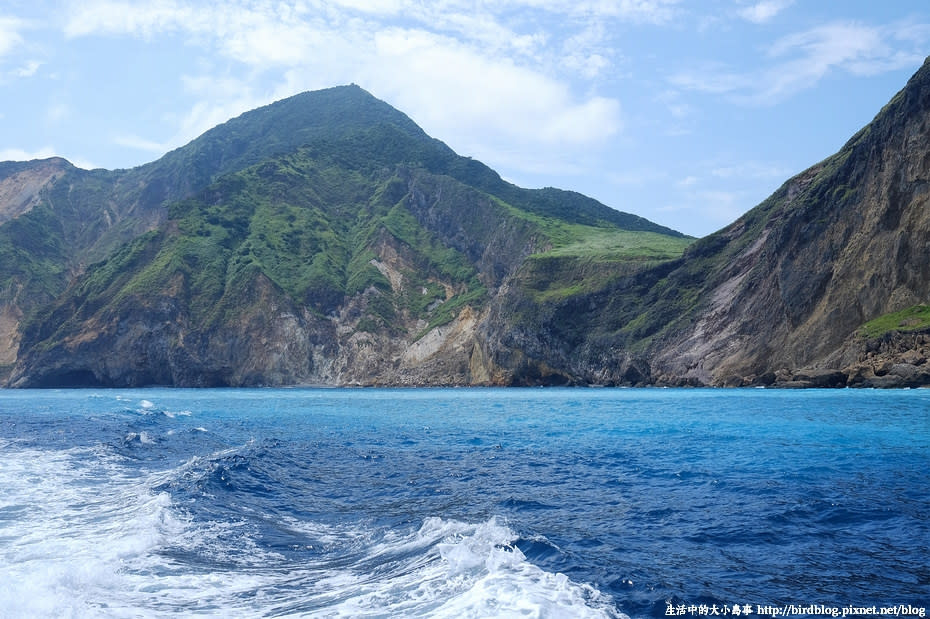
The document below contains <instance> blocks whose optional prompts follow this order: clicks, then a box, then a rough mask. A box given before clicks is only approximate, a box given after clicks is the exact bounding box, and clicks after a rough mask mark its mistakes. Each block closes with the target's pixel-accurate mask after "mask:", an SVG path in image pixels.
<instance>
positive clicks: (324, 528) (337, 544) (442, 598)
mask: <svg viewBox="0 0 930 619" xmlns="http://www.w3.org/2000/svg"><path fill="white" fill-rule="evenodd" d="M140 439H141V437H140ZM5 447H6V448H9V449H5V450H4V451H3V452H0V483H2V484H3V487H4V490H5V492H4V493H3V494H2V495H0V609H2V612H0V616H3V617H11V618H17V617H37V616H43V617H44V616H48V617H52V616H54V617H161V616H168V615H171V614H176V613H177V614H183V615H184V616H192V617H199V616H209V617H215V616H263V615H269V614H270V615H275V616H289V617H356V616H365V617H397V616H404V617H454V618H456V619H463V618H468V617H489V616H495V617H518V616H519V617H567V616H571V617H617V616H619V615H618V614H617V613H616V611H615V610H614V607H613V605H612V604H611V603H610V600H608V599H606V598H605V597H604V596H602V595H601V594H600V593H599V592H598V591H597V590H595V589H594V588H592V587H590V586H588V585H584V584H578V583H575V582H572V581H571V580H569V579H568V578H567V577H566V576H564V575H561V574H555V573H551V572H547V571H545V570H543V569H540V568H539V567H538V566H536V565H534V564H532V563H531V562H529V561H528V560H527V559H526V557H524V555H523V553H522V552H520V550H519V549H518V548H516V547H515V546H514V545H513V544H514V541H515V539H516V536H515V534H514V533H513V531H511V530H510V529H509V528H508V527H507V526H505V525H504V524H502V523H501V522H499V521H497V520H494V519H492V520H490V521H487V522H484V523H478V524H472V523H465V522H460V521H455V520H445V519H441V518H429V519H427V520H426V521H425V522H424V523H423V524H422V526H421V527H420V528H419V529H416V530H385V529H378V528H375V527H371V526H366V525H365V524H364V523H355V524H339V523H334V524H320V523H314V522H308V521H305V520H301V519H297V518H293V517H287V518H283V519H281V520H280V521H279V524H280V525H283V526H286V527H288V528H290V529H291V530H293V531H295V532H298V533H300V534H301V535H302V537H303V538H304V539H305V540H306V541H307V546H306V548H304V549H303V550H304V551H307V555H306V558H305V559H303V560H301V561H300V562H295V561H294V560H293V559H288V558H286V557H285V556H283V555H280V554H278V553H276V552H272V551H271V550H269V549H268V548H267V547H262V546H260V545H259V544H258V543H256V541H255V540H254V539H252V535H253V534H254V533H253V532H252V531H253V530H252V529H250V527H249V522H248V519H247V518H246V517H245V516H246V514H244V515H243V519H242V520H239V521H236V520H234V519H233V520H223V521H209V522H203V521H201V522H194V521H193V520H192V519H191V517H189V516H188V515H187V512H186V511H185V509H184V506H183V505H177V504H174V503H173V501H172V499H171V497H170V496H169V494H168V493H167V492H164V491H159V490H158V488H164V485H165V484H166V483H168V484H170V483H172V482H176V481H178V480H190V479H191V477H192V476H193V478H196V477H197V476H198V475H200V474H202V473H207V472H209V470H211V468H212V467H213V466H215V465H216V463H217V462H218V461H220V460H221V459H222V457H223V456H224V455H229V454H230V453H233V452H235V451H236V448H234V449H229V450H223V451H221V452H217V453H216V454H213V455H212V456H209V457H194V458H191V459H190V460H188V461H186V462H185V463H183V464H181V465H180V466H178V467H176V468H173V469H169V470H167V471H161V472H157V473H149V472H144V471H139V470H137V469H133V468H130V467H128V466H124V465H123V464H122V463H121V461H120V460H119V457H118V456H115V455H113V454H112V453H109V452H106V451H105V450H103V449H72V450H67V451H41V450H21V449H18V448H17V446H16V445H6V446H5ZM202 500H210V497H203V499H202ZM192 557H193V558H194V560H193V562H192V561H191V558H192Z"/></svg>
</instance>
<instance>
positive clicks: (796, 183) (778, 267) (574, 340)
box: [485, 63, 930, 387]
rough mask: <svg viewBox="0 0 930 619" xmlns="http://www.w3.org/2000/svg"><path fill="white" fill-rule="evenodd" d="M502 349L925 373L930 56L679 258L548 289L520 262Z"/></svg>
mask: <svg viewBox="0 0 930 619" xmlns="http://www.w3.org/2000/svg"><path fill="white" fill-rule="evenodd" d="M521 275H522V279H520V278H519V277H518V279H517V281H518V282H519V284H520V285H519V286H512V287H511V291H510V294H509V296H508V297H507V298H502V299H499V300H498V301H497V302H496V303H495V305H494V313H495V317H494V319H493V320H492V321H491V322H493V323H496V324H506V325H507V326H506V327H505V328H503V329H497V330H494V332H493V333H492V332H488V333H487V338H486V340H485V341H487V342H488V344H486V345H485V347H486V348H488V349H489V356H490V357H491V359H492V360H493V361H496V362H497V363H498V364H500V365H501V366H504V367H518V366H519V363H520V362H521V361H520V360H518V359H517V358H515V356H514V351H521V353H520V354H519V355H517V357H520V358H521V359H522V356H521V355H525V353H526V352H527V351H530V355H531V356H532V357H534V358H536V359H541V360H545V362H546V363H547V364H549V365H551V366H553V367H555V368H558V369H559V370H560V371H561V372H562V373H564V375H566V376H570V377H572V379H573V380H574V381H576V382H582V383H584V382H587V383H599V384H604V383H606V384H658V385H714V386H730V385H734V386H735V385H778V386H784V387H802V386H830V387H836V386H847V385H850V386H873V387H893V386H923V385H930V364H927V363H926V360H927V359H928V358H930V64H928V63H925V64H924V66H923V67H922V68H921V69H920V70H919V71H918V72H917V73H916V74H915V75H914V76H913V78H912V79H911V80H910V81H909V82H908V84H907V85H906V87H905V88H904V89H903V90H902V91H901V92H899V93H898V94H897V95H896V96H895V97H894V98H893V99H892V100H891V101H890V102H889V103H888V104H887V105H886V106H885V107H884V108H883V109H882V110H881V111H880V113H879V114H878V115H877V116H876V117H875V119H874V120H873V121H872V122H871V123H870V124H869V125H868V126H866V127H865V128H863V129H862V130H861V131H859V132H858V133H857V134H856V135H855V136H853V137H852V138H851V139H850V140H849V142H848V143H847V144H846V145H845V146H843V148H842V149H841V150H840V151H839V152H838V153H837V154H835V155H833V156H832V157H829V158H827V159H826V160H824V161H822V162H820V163H818V164H816V165H814V166H812V167H811V168H809V169H807V170H805V171H804V172H802V173H800V174H798V175H797V176H795V177H793V178H791V179H789V180H788V181H787V182H786V183H785V184H784V185H782V187H780V188H779V189H778V190H777V191H776V192H775V193H774V194H773V195H772V196H771V197H769V198H768V199H767V200H765V201H764V202H763V203H762V204H760V205H759V206H757V207H756V208H754V209H752V210H750V211H749V212H747V213H746V214H745V215H743V216H742V217H740V218H739V219H738V220H737V221H735V222H734V223H732V224H731V225H729V226H727V227H726V228H724V229H723V230H721V231H719V232H717V233H715V234H712V235H710V236H708V237H705V238H703V239H700V240H698V241H697V242H695V243H693V244H692V245H690V246H689V247H688V248H687V249H686V250H685V252H684V253H683V255H682V257H681V258H680V259H678V260H675V261H669V262H665V263H662V264H660V265H658V266H656V267H655V268H653V269H649V270H644V271H639V272H636V273H633V274H631V275H630V276H629V277H625V278H621V279H618V280H616V281H614V282H612V283H610V284H609V285H607V286H605V287H603V288H601V289H598V290H593V291H591V292H589V293H586V294H581V295H571V296H567V297H565V298H564V299H560V300H558V301H557V302H555V303H553V302H551V300H547V299H542V298H541V297H540V295H539V292H538V291H539V289H540V288H541V287H543V288H544V287H545V286H546V285H547V280H546V277H545V274H536V273H527V272H526V271H524V272H523V273H521Z"/></svg>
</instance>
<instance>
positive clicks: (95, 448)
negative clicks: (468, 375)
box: [0, 388, 930, 619]
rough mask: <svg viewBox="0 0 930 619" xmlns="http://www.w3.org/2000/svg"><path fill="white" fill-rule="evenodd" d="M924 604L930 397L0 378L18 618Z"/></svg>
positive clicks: (929, 561)
mask: <svg viewBox="0 0 930 619" xmlns="http://www.w3.org/2000/svg"><path fill="white" fill-rule="evenodd" d="M928 606H930V390H894V391H892V390H882V391H872V390H848V389H847V390H800V391H795V390H768V389H732V390H715V389H650V388H647V389H594V388H564V389H559V388H536V389H419V388H417V389H320V388H295V389H199V390H198V389H140V390H129V389H113V390H105V389H87V390H41V391H29V390H22V391H21V390H2V391H0V617H3V618H19V617H29V618H33V617H56V618H57V617H133V618H135V617H169V616H171V617H175V616H182V617H391V618H394V617H450V618H455V619H465V618H470V617H474V618H483V617H555V618H563V617H564V618H573V617H582V618H584V617H614V618H617V617H630V618H637V617H669V616H679V617H702V616H707V617H711V616H718V617H733V616H740V617H745V616H747V615H748V616H751V617H775V616H834V617H836V616H842V617H845V616H851V615H854V614H855V615H862V614H866V615H871V616H896V617H902V616H919V617H924V616H925V612H926V609H927V607H928ZM866 611H867V612H866Z"/></svg>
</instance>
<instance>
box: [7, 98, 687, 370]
mask: <svg viewBox="0 0 930 619" xmlns="http://www.w3.org/2000/svg"><path fill="white" fill-rule="evenodd" d="M113 175H114V177H115V180H114V182H113V187H115V189H111V190H110V193H109V194H107V195H108V196H109V197H110V198H109V199H111V200H115V199H116V198H114V197H113V196H114V195H116V196H118V195H122V194H121V193H120V191H121V190H120V188H121V187H126V186H128V185H129V184H132V183H136V184H137V185H138V187H140V188H141V189H139V190H138V191H136V192H134V193H132V194H131V195H129V194H127V198H126V200H127V201H126V202H125V203H120V209H121V210H120V211H119V212H120V213H131V212H132V211H133V210H141V211H143V212H146V213H150V214H152V215H151V217H150V218H149V219H147V220H146V223H145V224H144V225H142V224H139V223H136V225H135V227H134V228H132V231H133V234H130V235H129V236H131V237H132V239H131V240H129V241H128V242H126V243H124V244H121V245H120V244H118V243H116V242H114V241H113V240H111V239H115V238H116V237H115V236H114V235H113V232H112V230H111V229H110V228H107V229H104V230H103V231H102V232H100V233H99V234H98V235H97V240H96V241H95V242H91V243H87V247H93V248H101V247H104V246H105V245H107V246H112V247H115V249H114V250H111V251H110V253H108V254H107V255H106V257H105V259H103V260H101V261H99V262H96V263H94V264H91V265H90V266H88V267H83V268H80V269H74V271H73V273H72V276H71V277H70V278H69V279H68V281H67V283H66V287H65V286H62V285H61V282H60V281H58V280H56V282H55V284H56V286H57V288H56V287H54V286H52V287H50V288H49V292H48V297H49V299H48V300H47V301H46V302H43V303H41V304H36V306H35V307H34V308H33V309H32V311H31V313H30V314H29V315H28V316H26V317H25V318H22V319H21V322H20V324H19V327H18V331H17V333H20V334H21V341H20V342H19V347H18V354H17V355H16V357H15V365H14V366H13V367H12V368H11V369H10V378H9V383H10V384H11V385H13V386H20V387H28V386H55V385H72V386H73V385H105V386H134V385H149V384H167V385H189V386H205V385H286V384H475V383H481V384H501V383H512V382H519V381H520V379H519V375H517V376H516V377H515V376H514V374H513V372H511V371H510V370H509V369H507V370H504V371H497V370H495V369H494V368H490V367H486V366H485V365H483V364H482V363H481V362H480V359H481V357H480V355H476V354H475V348H476V342H477V338H478V337H479V335H480V333H481V329H480V325H484V324H486V323H487V322H488V321H489V319H490V318H489V317H490V316H491V309H490V304H491V301H492V300H493V299H495V298H497V297H498V296H500V294H501V291H502V289H506V287H507V282H508V281H510V279H511V278H512V277H513V275H514V273H516V272H517V271H519V270H520V269H521V268H522V266H523V265H524V264H525V263H526V262H527V261H530V260H531V259H533V257H534V256H537V255H539V254H540V253H541V252H546V251H550V252H551V251H556V252H561V253H562V254H563V255H564V257H565V259H567V260H573V259H575V258H576V257H577V256H578V255H579V254H584V253H585V252H586V251H588V250H589V249H590V247H591V243H590V241H589V239H597V241H598V243H600V244H606V245H608V246H613V245H616V246H617V247H621V246H623V247H625V246H630V245H633V246H642V247H643V248H647V249H648V250H649V251H651V252H653V253H654V255H655V256H657V257H659V258H662V259H668V258H674V257H677V256H679V255H680V254H681V251H682V249H683V248H684V247H685V246H686V245H687V244H688V243H689V242H690V240H689V239H687V238H685V237H684V236H683V235H681V234H679V233H676V232H674V231H672V230H668V229H666V228H663V227H661V226H657V225H656V224H653V223H651V222H648V221H646V220H644V219H642V218H639V217H635V216H633V215H629V214H625V213H620V212H618V211H614V210H613V209H609V208H607V207H605V206H603V205H601V204H599V203H597V202H595V201H594V200H591V199H589V198H586V197H584V196H581V195H580V194H575V193H572V192H564V191H560V190H557V189H543V190H525V189H520V188H518V187H515V186H513V185H511V184H509V183H506V182H504V181H503V180H501V179H500V177H499V176H498V175H497V174H495V173H494V172H493V171H491V170H490V169H489V168H487V167H485V166H483V165H482V164H480V163H479V162H476V161H473V160H470V159H467V158H463V157H459V156H458V155H456V154H455V153H453V152H452V151H451V150H450V149H449V148H448V147H447V146H445V145H444V144H442V143H441V142H438V141H436V140H433V139H432V138H429V137H428V136H426V135H425V134H424V133H423V132H422V131H421V130H420V129H419V128H418V127H417V126H416V125H415V124H413V123H412V121H410V120H409V119H408V118H407V117H406V116H404V115H403V114H401V113H400V112H397V111H396V110H393V108H390V107H389V106H387V105H386V104H384V103H383V102H380V101H378V100H377V99H374V98H373V97H371V96H370V95H368V94H367V93H365V92H364V91H362V90H361V89H358V88H356V87H344V88H337V89H330V90H327V91H321V92H319V93H307V94H305V95H298V96H297V97H294V98H292V99H288V100H285V101H283V102H279V103H277V104H273V105H271V106H268V107H267V108H262V109H259V110H256V111H254V112H250V113H248V114H245V115H243V116H241V117H239V118H237V119H234V120H232V121H230V122H229V123H226V124H224V125H222V126H220V127H218V128H216V129H214V130H211V131H210V132H208V133H207V134H205V135H204V136H203V137H201V138H198V139H197V140H195V141H194V142H192V143H191V144H190V145H189V146H187V147H185V148H183V149H180V150H178V151H174V152H172V153H169V154H168V155H166V157H165V158H163V159H162V160H159V161H158V162H155V163H153V164H149V165H147V166H143V167H142V168H137V169H135V170H130V171H124V172H119V173H113ZM127 179H134V180H133V181H132V183H131V182H130V180H127ZM198 186H200V189H196V187H198ZM185 195H186V197H184V196H185ZM179 197H181V198H183V199H178V198H179ZM47 201H49V200H47ZM14 221H19V220H18V219H17V220H14ZM611 252H612V253H611ZM611 252H608V254H611V255H608V256H605V257H592V256H587V257H586V258H585V260H588V261H589V262H590V261H591V260H594V261H595V263H601V262H604V263H605V264H606V263H607V262H610V261H614V260H616V259H617V257H616V256H615V255H613V254H616V251H614V250H611ZM85 255H89V253H87V254H85ZM620 259H621V260H623V258H622V257H621V258H620ZM56 292H57V294H56Z"/></svg>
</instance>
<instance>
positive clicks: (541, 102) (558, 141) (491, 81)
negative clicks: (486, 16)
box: [365, 29, 621, 146]
mask: <svg viewBox="0 0 930 619" xmlns="http://www.w3.org/2000/svg"><path fill="white" fill-rule="evenodd" d="M375 42H376V44H375V52H376V55H377V56H378V57H379V58H380V59H381V60H382V61H381V62H380V63H378V64H377V65H375V66H371V67H370V68H369V70H370V74H369V75H367V76H365V78H366V79H365V82H366V83H371V84H373V85H374V86H373V88H374V91H375V92H376V93H377V92H383V93H386V95H385V96H386V98H390V99H391V100H392V101H393V102H394V103H395V104H397V106H398V107H400V108H401V109H403V110H405V111H407V112H408V113H409V114H411V115H412V116H413V117H414V119H415V120H418V121H419V122H421V123H422V124H424V125H425V127H426V128H427V130H433V131H436V130H441V132H442V134H445V135H449V134H452V135H455V136H456V141H458V140H461V141H462V142H467V143H469V144H470V145H471V143H472V142H473V140H472V139H470V134H472V133H473V132H474V131H475V130H476V129H479V128H480V132H481V133H482V134H483V136H485V137H487V136H489V135H490V136H494V135H496V136H499V141H500V142H505V143H506V142H512V143H516V144H527V143H534V144H547V145H549V146H559V145H562V146H578V145H581V144H591V143H598V142H601V141H603V140H604V139H605V138H607V137H609V136H611V135H613V134H615V133H616V132H617V131H619V130H620V127H621V122H620V106H619V103H618V102H617V101H615V100H613V99H608V98H604V97H597V96H593V97H589V98H588V99H587V100H585V101H577V100H575V99H574V97H573V96H572V93H571V91H570V89H569V88H568V86H567V85H565V84H564V83H562V82H560V81H558V80H555V79H552V78H550V77H548V76H546V75H544V74H542V73H540V72H537V71H534V70H532V69H529V68H526V67H524V66H521V65H518V64H516V63H514V62H512V61H507V60H504V59H499V58H489V57H486V56H484V55H482V54H481V53H479V52H478V51H476V50H474V49H472V48H470V47H468V46H465V45H462V44H459V43H457V42H455V41H452V40H449V39H445V38H442V37H438V36H436V35H433V34H430V33H426V32H423V31H410V30H396V29H395V30H391V31H386V32H381V33H379V34H378V35H376V39H375ZM495 141H497V140H495ZM460 143H461V142H460Z"/></svg>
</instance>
